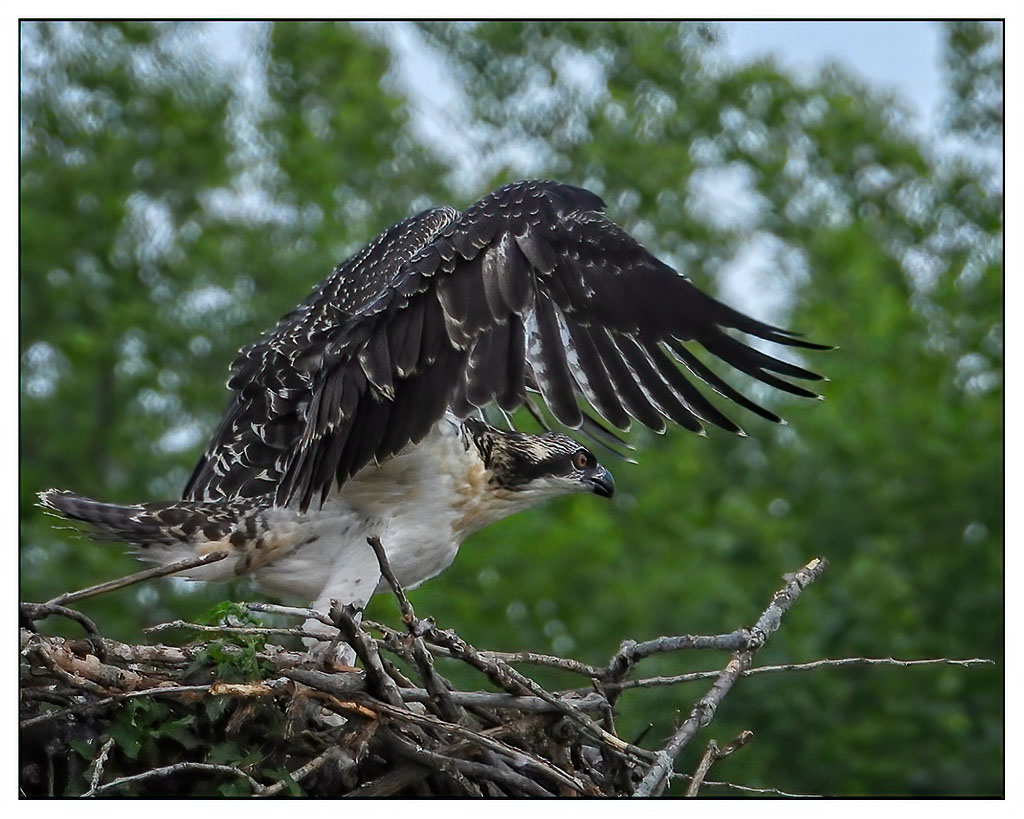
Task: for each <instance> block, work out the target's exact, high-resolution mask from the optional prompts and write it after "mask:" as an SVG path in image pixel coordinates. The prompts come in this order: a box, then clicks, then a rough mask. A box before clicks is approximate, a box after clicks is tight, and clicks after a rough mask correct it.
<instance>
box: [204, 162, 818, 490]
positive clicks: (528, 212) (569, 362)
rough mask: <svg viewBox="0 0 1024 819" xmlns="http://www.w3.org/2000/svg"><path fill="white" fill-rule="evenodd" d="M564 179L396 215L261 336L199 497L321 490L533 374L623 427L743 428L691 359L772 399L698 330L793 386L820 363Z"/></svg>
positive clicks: (240, 369)
mask: <svg viewBox="0 0 1024 819" xmlns="http://www.w3.org/2000/svg"><path fill="white" fill-rule="evenodd" d="M603 208H604V203H603V202H602V201H601V200H600V199H599V198H598V197H597V196H595V195H594V194H592V193H590V192H588V191H586V190H583V189H581V188H575V187H572V186H569V185H561V184H557V183H553V182H519V183H515V184H512V185H507V186H505V187H504V188H501V189H500V190H498V191H495V192H494V193H492V194H490V195H489V196H487V197H485V198H484V199H482V200H480V201H479V202H477V203H476V204H475V205H473V206H472V207H471V208H469V209H468V210H467V211H466V212H465V213H464V214H461V215H460V214H457V213H456V212H455V211H452V210H450V209H442V208H439V209H436V210H434V211H428V212H427V213H425V214H421V215H420V216H419V217H414V218H413V219H410V220H406V221H405V222H403V223H400V224H399V225H396V226H395V227H394V228H391V229H390V230H388V231H386V232H385V233H384V234H382V235H381V236H380V237H378V238H377V239H376V240H374V242H373V243H372V244H371V245H369V246H368V247H367V248H366V249H364V250H363V251H361V252H360V253H359V254H357V255H356V256H355V257H353V259H351V260H349V261H348V262H346V263H345V264H344V265H342V266H340V267H339V268H338V269H337V270H336V271H335V272H334V274H332V276H331V277H330V278H329V279H328V280H327V281H326V282H325V283H324V285H323V286H322V287H321V288H320V289H319V290H318V291H316V292H315V293H314V294H313V295H312V296H311V297H310V298H309V299H307V301H306V302H305V303H304V304H303V305H302V306H300V308H299V309H298V310H296V311H295V312H294V313H292V314H291V315H289V316H288V317H286V318H285V319H283V320H282V322H281V323H280V324H279V325H278V327H277V328H276V329H275V330H274V332H273V333H272V334H271V335H270V336H269V337H267V338H266V339H264V340H262V341H261V342H260V343H259V344H256V345H254V346H253V347H250V348H248V349H247V350H245V351H243V353H242V355H241V356H240V358H239V360H238V361H237V362H236V366H235V375H234V377H233V378H232V381H231V386H232V388H233V389H234V390H235V396H234V399H233V402H232V405H231V407H230V409H229V413H228V416H227V418H226V419H225V422H224V424H223V425H222V427H221V429H220V431H219V432H218V434H217V436H215V439H214V442H213V445H212V446H211V447H210V450H209V451H208V452H207V454H206V455H205V456H204V459H203V461H201V462H200V465H199V466H198V467H197V470H196V474H195V475H194V476H193V479H192V481H191V482H190V485H189V490H188V492H189V493H190V496H192V497H195V498H197V499H201V498H205V497H212V496H216V494H217V493H218V492H220V493H223V495H224V496H233V495H234V494H239V493H241V494H247V493H249V492H253V491H255V490H256V489H257V488H259V489H261V490H262V491H263V492H267V491H274V492H276V501H277V503H279V504H287V503H296V504H297V505H299V506H300V507H301V508H303V509H304V508H307V507H308V506H309V505H310V504H311V503H313V502H314V500H315V499H318V498H320V499H322V498H323V497H325V496H326V494H327V493H328V492H329V491H330V489H331V487H332V486H334V485H335V482H336V481H340V482H344V481H345V480H347V479H348V478H349V477H351V476H352V475H354V474H355V473H356V472H357V471H358V470H359V469H361V468H362V467H364V466H366V465H367V464H368V463H370V462H372V461H374V460H376V461H378V462H380V461H383V460H384V459H386V458H388V457H390V456H391V455H393V454H394V453H396V452H398V451H399V450H400V449H402V448H403V447H404V446H406V445H407V444H409V443H410V442H415V441H418V440H420V439H421V438H422V437H423V436H424V435H425V434H426V433H427V432H428V431H429V429H430V427H431V426H432V425H433V423H435V422H436V421H437V420H439V419H440V418H441V417H442V415H443V414H444V412H445V410H446V409H447V408H449V407H451V409H452V410H453V411H455V412H456V413H457V414H459V415H461V416H465V415H467V414H469V413H470V412H472V411H474V409H475V408H476V407H484V406H486V405H488V404H492V403H495V404H497V405H498V406H499V407H501V408H502V409H503V410H506V411H511V410H513V409H515V408H516V407H518V406H519V405H521V404H522V403H523V401H524V399H525V397H526V393H527V392H528V391H530V392H534V391H535V392H538V393H539V394H540V397H541V398H542V400H543V402H544V404H545V405H546V407H547V408H548V409H549V410H550V412H551V414H552V415H553V416H554V417H555V419H557V420H558V421H559V422H560V423H562V424H563V425H565V426H568V427H581V425H582V428H583V430H584V432H588V431H592V430H594V429H599V427H597V426H595V425H596V424H597V423H598V422H597V421H596V419H593V418H590V417H589V416H585V415H584V414H583V413H582V411H581V408H580V400H581V399H583V400H585V401H586V403H587V404H589V405H590V406H591V407H592V408H593V409H594V410H595V411H596V412H597V413H598V414H599V415H600V416H601V417H602V418H603V419H604V420H605V421H607V422H608V423H609V424H610V425H612V426H614V427H618V428H620V429H626V428H627V427H628V426H629V424H630V423H631V419H636V420H637V421H639V422H641V423H643V424H644V425H646V426H648V427H651V428H652V429H655V430H661V429H664V427H665V421H666V419H667V420H671V421H674V422H675V423H678V424H680V425H682V426H684V427H687V428H688V429H691V430H694V431H699V430H700V429H701V427H702V422H707V423H712V424H716V425H718V426H720V427H723V428H724V429H727V430H731V431H734V432H738V431H739V427H737V426H736V424H735V423H733V422H732V421H731V420H730V419H728V418H727V417H726V416H725V415H724V414H723V413H722V412H721V411H720V410H718V409H717V408H716V407H715V406H714V405H713V404H712V403H711V402H710V401H709V400H708V399H707V398H706V397H704V396H703V395H702V394H701V393H700V392H699V391H698V389H697V388H696V387H695V386H694V385H693V384H692V383H691V382H690V381H689V380H688V379H687V376H686V375H684V373H683V371H682V370H681V369H679V367H678V366H677V362H681V363H682V364H683V365H684V366H685V367H686V369H687V370H688V372H689V374H690V375H692V376H695V377H696V378H697V379H699V380H700V381H703V382H705V383H706V384H708V385H709V386H711V387H712V389H714V390H715V391H717V392H719V393H720V394H722V395H723V396H725V397H726V398H729V399H730V400H733V401H735V402H736V403H739V404H741V405H742V406H745V407H747V408H748V409H752V410H753V411H754V412H757V413H758V414H760V415H762V416H763V417H766V418H770V419H772V420H778V419H777V416H775V415H774V414H773V413H771V412H770V411H768V410H766V409H764V408H762V407H760V406H758V405H756V404H754V403H753V402H752V401H750V400H749V399H747V398H745V397H744V396H742V395H741V394H740V393H738V392H737V391H736V390H734V389H733V388H732V387H730V386H729V385H728V384H727V383H725V382H724V381H723V380H722V379H721V378H720V377H719V376H717V375H716V374H715V373H714V372H713V371H712V370H710V369H709V368H708V367H707V366H706V365H705V364H703V363H702V362H701V361H700V360H699V359H697V358H696V356H694V355H693V353H692V352H691V351H690V350H689V349H688V348H687V347H685V346H684V342H695V343H697V344H699V345H701V346H702V347H704V349H705V350H707V351H708V352H709V353H711V354H712V355H714V356H716V357H718V358H720V359H722V360H723V361H725V362H726V363H728V364H730V365H731V366H733V367H735V368H736V369H739V370H741V371H742V372H745V373H747V374H749V375H751V376H753V377H754V378H756V379H758V380H760V381H762V382H764V383H766V384H770V385H772V386H774V387H777V388H779V389H783V390H786V391H788V392H791V393H794V394H797V395H813V393H810V392H809V391H807V390H805V389H804V388H803V387H800V386H797V385H795V384H792V383H791V382H789V381H787V380H785V378H783V377H782V376H785V377H790V378H798V379H816V378H818V376H816V375H814V374H813V373H810V372H808V371H807V370H804V369H803V368H800V367H797V366H795V365H792V364H789V363H786V362H783V361H780V360H778V359H776V358H774V357H772V356H770V355H768V354H766V353H762V352H760V351H758V350H756V349H754V348H752V347H749V346H747V345H746V344H744V343H742V342H741V341H738V340H737V339H735V338H733V337H732V336H731V335H729V334H727V333H726V332H725V331H726V330H730V329H731V330H737V331H740V332H743V333H748V334H751V335H754V336H758V337H760V338H763V339H766V340H768V341H772V342H776V343H779V344H783V345H788V346H798V347H805V348H809V349H821V347H819V346H818V345H814V344H811V343H809V342H806V341H803V340H801V339H800V338H798V337H796V336H795V335H794V334H792V333H789V332H787V331H785V330H783V329H781V328H778V327H773V326H771V325H768V324H764V323H762V322H758V321H756V320H754V319H752V318H750V317H748V316H745V315H743V314H742V313H739V312H737V311H735V310H732V309H731V308H729V307H727V306H726V305H724V304H722V303H720V302H718V301H716V300H715V299H713V298H711V297H709V296H707V295H705V294H704V293H701V292H700V291H699V290H698V289H697V288H696V287H695V286H694V285H693V284H692V283H691V282H690V281H689V280H688V279H686V278H685V277H684V276H681V275H679V274H678V273H676V272H675V271H674V270H672V269H671V268H669V267H668V266H667V265H665V264H663V263H662V262H660V261H658V260H657V259H656V258H654V257H653V256H651V255H650V254H649V253H648V252H647V251H646V250H644V248H643V247H641V246H640V245H639V244H638V243H637V242H636V240H634V239H633V238H632V237H631V236H630V235H629V234H628V233H626V232H625V231H624V230H622V229H621V228H619V227H618V226H617V225H615V224H614V223H613V222H611V221H610V220H609V219H607V218H606V217H605V216H604V215H603V213H602V212H601V211H602V210H603Z"/></svg>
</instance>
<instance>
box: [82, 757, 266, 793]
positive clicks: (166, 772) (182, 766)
mask: <svg viewBox="0 0 1024 819" xmlns="http://www.w3.org/2000/svg"><path fill="white" fill-rule="evenodd" d="M183 771H205V772H208V773H226V774H231V775H232V776H237V777H240V778H242V779H245V780H247V781H248V782H249V786H250V787H251V788H252V790H253V793H255V794H259V793H261V792H262V791H263V786H262V785H261V784H260V783H259V782H257V781H256V780H255V779H253V778H252V777H251V776H249V774H247V773H246V772H245V771H243V770H242V769H241V768H236V767H234V766H233V765H214V764H211V763H208V762H178V763H177V764H175V765H166V766H164V767H162V768H153V769H151V770H148V771H144V772H142V773H140V774H133V775H132V776H122V777H119V778H118V779H114V780H112V781H111V782H108V783H107V784H106V785H100V786H99V787H98V788H97V789H96V790H95V792H94V793H93V795H94V796H98V795H99V794H101V793H105V792H106V791H111V790H114V789H115V788H120V787H122V786H124V785H132V784H136V783H139V782H143V781H145V780H147V779H155V778H162V777H167V776H174V774H177V773H181V772H183Z"/></svg>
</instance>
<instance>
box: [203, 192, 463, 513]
mask: <svg viewBox="0 0 1024 819" xmlns="http://www.w3.org/2000/svg"><path fill="white" fill-rule="evenodd" d="M458 216H459V213H458V211H456V210H454V209H453V208H446V207H442V208H434V209H432V210H428V211H424V212H423V213H420V214H418V215H417V216H413V217H410V218H409V219H405V220H403V221H401V222H399V223H398V224H396V225H394V226H392V227H390V228H388V229H387V230H386V231H384V232H383V233H382V234H380V236H378V237H377V238H376V239H374V240H373V241H372V242H371V243H370V244H368V245H367V246H366V247H364V248H363V249H362V250H360V251H359V252H358V253H356V254H355V255H354V256H353V257H352V258H350V259H348V260H347V261H345V262H343V263H342V264H340V265H338V266H337V267H336V268H335V269H334V271H333V272H332V273H331V275H330V276H328V277H327V279H325V280H324V281H323V282H321V283H320V284H318V285H317V286H316V287H315V288H313V292H312V293H311V294H310V295H309V297H308V298H307V299H306V300H305V301H304V302H302V304H300V305H299V306H298V307H296V308H295V310H293V311H292V312H291V313H289V314H288V315H286V316H285V317H284V318H282V319H281V320H280V321H279V322H278V323H277V326H276V327H275V328H274V329H273V330H272V331H271V332H270V333H268V334H266V335H265V336H264V337H263V338H261V339H260V340H259V341H258V342H256V343H255V344H251V345H249V346H248V347H245V348H243V349H242V350H241V351H240V353H239V355H238V357H237V358H236V359H235V361H234V363H233V364H232V365H231V370H232V375H231V379H230V380H229V381H228V387H229V389H231V390H232V395H231V399H230V401H229V403H228V408H227V411H226V412H225V415H224V419H223V420H222V421H221V423H220V426H219V427H218V428H217V431H216V432H215V433H214V435H213V437H212V439H211V441H210V444H209V446H208V448H207V450H206V452H205V453H204V454H203V456H202V457H201V458H200V459H199V463H198V464H196V467H195V469H194V470H193V472H192V476H191V477H190V478H189V480H188V483H187V485H186V486H185V491H184V499H185V500H193V501H213V500H225V499H228V498H235V497H248V498H255V497H261V496H263V495H267V494H269V493H272V492H275V491H276V490H277V487H278V485H279V483H280V480H281V477H282V476H283V474H284V471H285V469H286V468H287V466H288V464H289V463H290V462H291V460H292V455H293V452H294V451H295V449H296V445H297V442H298V440H299V438H300V436H301V435H302V432H303V429H304V428H305V426H306V420H307V417H308V413H309V411H310V405H311V403H312V401H313V397H314V391H315V390H316V389H317V376H318V374H319V373H320V371H321V370H322V368H324V367H325V366H327V362H333V361H336V360H337V358H338V356H339V355H340V354H341V349H342V347H341V346H340V345H341V340H342V339H343V338H344V334H345V330H346V328H348V327H349V326H350V325H351V324H352V323H353V322H358V321H359V320H360V318H361V317H362V316H363V315H364V313H365V311H367V309H368V307H369V306H370V305H372V304H374V303H375V302H376V301H377V300H378V299H379V298H380V297H381V296H382V295H384V294H387V293H389V292H390V288H391V287H392V285H393V281H394V279H395V276H396V275H397V274H398V273H399V271H400V270H401V268H402V265H404V264H405V263H406V262H408V261H409V260H410V259H411V258H412V257H413V256H414V255H415V254H416V252H417V251H419V250H420V249H421V248H422V247H424V246H425V245H426V244H427V242H429V241H430V239H431V238H433V237H434V236H435V235H436V234H437V232H438V230H440V229H441V228H442V227H444V226H445V225H448V224H451V222H453V221H454V220H455V219H456V218H457V217H458Z"/></svg>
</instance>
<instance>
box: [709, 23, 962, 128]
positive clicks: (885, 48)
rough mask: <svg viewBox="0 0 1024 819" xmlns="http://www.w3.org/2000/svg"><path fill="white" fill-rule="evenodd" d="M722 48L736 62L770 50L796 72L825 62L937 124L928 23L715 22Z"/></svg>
mask: <svg viewBox="0 0 1024 819" xmlns="http://www.w3.org/2000/svg"><path fill="white" fill-rule="evenodd" d="M719 25H720V26H721V27H722V29H723V30H724V32H725V35H726V42H725V51H726V52H727V53H728V54H729V55H730V56H731V57H732V58H733V59H735V60H737V61H746V60H749V59H751V58H754V57H759V56H762V55H764V54H771V55H773V56H774V57H775V59H776V60H777V61H778V62H779V64H780V65H781V66H782V67H784V68H789V69H793V70H795V71H796V72H797V73H798V74H799V73H802V72H806V71H808V70H814V69H817V68H820V67H821V66H823V65H825V64H826V63H828V62H830V61H835V62H839V63H841V64H843V65H844V66H845V67H847V68H851V69H853V70H854V71H855V72H856V73H858V74H860V75H862V76H863V77H865V78H867V79H869V80H871V81H872V82H873V83H875V84H877V85H880V86H883V87H888V88H890V89H892V90H895V91H896V92H897V93H899V95H900V96H901V97H902V98H903V99H904V101H905V102H906V103H907V104H908V106H909V107H911V108H913V109H915V110H916V111H917V113H919V114H921V115H922V116H923V118H924V122H923V125H924V126H925V128H924V130H926V131H930V132H934V131H935V130H936V129H937V127H938V124H939V116H940V110H939V106H940V101H941V89H942V84H943V77H942V65H941V60H942V31H941V28H940V25H939V24H938V23H929V22H902V21H896V22H892V21H887V22H860V21H855V22H841V21H821V22H792V21H782V22H740V23H720V24H719Z"/></svg>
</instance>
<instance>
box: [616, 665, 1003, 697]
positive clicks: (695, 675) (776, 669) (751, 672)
mask: <svg viewBox="0 0 1024 819" xmlns="http://www.w3.org/2000/svg"><path fill="white" fill-rule="evenodd" d="M918 665H955V666H959V667H961V668H973V667H974V666H978V665H995V661H994V660H985V659H981V658H979V657H972V658H969V659H954V658H950V657H936V658H933V659H931V658H930V659H923V660H897V659H895V658H893V657H840V658H838V659H835V660H830V659H824V660H814V661H812V662H809V663H786V664H784V665H762V666H758V667H757V668H748V669H747V670H746V671H744V672H743V673H742V674H741V675H740V676H741V677H754V676H757V675H758V674H779V673H781V672H784V671H816V670H817V669H820V668H846V667H850V666H896V667H899V668H911V667H913V666H918ZM720 673H721V672H720V671H691V672H689V673H687V674H673V675H670V676H659V677H642V678H641V679H639V680H623V681H621V682H613V683H605V685H606V686H607V687H609V688H615V689H618V690H619V691H625V690H628V689H630V688H653V687H655V686H663V685H676V684H678V683H687V682H697V681H698V680H709V679H711V678H713V677H717V676H718V675H719V674H720Z"/></svg>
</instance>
